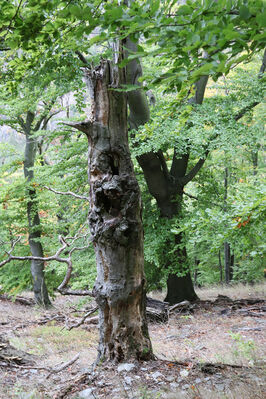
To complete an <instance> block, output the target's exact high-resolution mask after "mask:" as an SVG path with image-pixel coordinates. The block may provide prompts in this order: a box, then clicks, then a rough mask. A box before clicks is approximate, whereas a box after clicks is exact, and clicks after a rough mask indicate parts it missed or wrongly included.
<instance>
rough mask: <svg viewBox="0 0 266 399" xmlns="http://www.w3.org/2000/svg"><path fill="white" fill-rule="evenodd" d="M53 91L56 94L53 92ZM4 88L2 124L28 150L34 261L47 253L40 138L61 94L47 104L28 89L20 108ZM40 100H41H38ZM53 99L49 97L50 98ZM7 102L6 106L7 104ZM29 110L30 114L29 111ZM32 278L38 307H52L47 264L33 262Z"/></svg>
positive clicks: (26, 173)
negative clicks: (39, 189) (37, 177)
mask: <svg viewBox="0 0 266 399" xmlns="http://www.w3.org/2000/svg"><path fill="white" fill-rule="evenodd" d="M52 91H53V90H52ZM4 92H5V88H4V85H3V86H2V95H1V98H0V101H1V103H0V106H1V107H0V113H1V115H2V120H1V124H5V125H7V126H9V127H11V128H12V129H14V130H16V131H17V132H19V133H22V134H23V135H24V136H25V149H24V159H23V172H24V178H25V198H26V212H27V219H28V241H29V247H30V252H31V255H32V256H33V257H40V258H43V257H44V250H43V246H42V242H41V235H42V227H41V221H40V216H39V210H38V198H37V193H36V188H35V183H34V164H35V159H36V153H37V152H38V150H39V151H40V152H42V143H41V137H39V138H38V137H37V136H36V134H37V133H38V132H39V131H41V130H43V131H45V130H46V128H47V124H48V122H49V121H50V119H51V118H52V117H53V116H54V115H55V114H56V113H57V112H58V111H54V110H52V108H53V106H54V104H55V101H56V97H57V94H54V95H55V97H54V98H52V99H49V100H48V101H47V102H46V101H45V99H44V98H43V101H44V102H43V103H42V102H41V101H40V100H39V99H38V94H39V93H38V94H37V95H36V93H35V94H34V95H32V98H31V100H30V101H29V100H28V95H29V90H28V89H27V88H26V89H25V90H24V93H23V90H22V89H21V91H20V104H19V106H17V105H16V102H17V101H18V98H17V97H15V99H14V98H13V99H12V100H11V99H9V102H8V101H7V99H6V97H5V95H4V94H3V93H4ZM36 97H37V98H36ZM48 97H49V95H48ZM4 100H6V102H4ZM25 109H26V110H25ZM31 274H32V282H33V292H34V296H35V300H36V303H37V304H38V305H40V306H44V307H49V306H50V305H51V302H50V299H49V296H48V291H47V287H46V283H45V278H44V262H43V261H41V260H36V259H32V260H31Z"/></svg>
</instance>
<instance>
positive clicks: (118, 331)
mask: <svg viewBox="0 0 266 399" xmlns="http://www.w3.org/2000/svg"><path fill="white" fill-rule="evenodd" d="M86 77H87V81H88V86H89V89H90V92H91V97H92V116H91V120H90V121H87V122H82V123H78V124H75V127H76V128H77V129H79V130H81V131H83V132H84V133H86V135H87V137H88V141H89V170H88V174H89V183H90V214H89V225H90V230H91V235H92V239H93V244H94V248H95V253H96V261H97V280H96V283H95V287H94V293H95V296H96V300H97V303H98V305H99V328H100V343H99V359H102V360H116V361H122V360H126V359H130V358H134V359H150V358H152V356H153V355H152V348H151V342H150V339H149V334H148V328H147V322H146V314H145V277H144V266H143V265H144V260H143V228H142V220H141V198H140V190H139V186H138V183H137V181H136V178H135V175H134V170H133V165H132V162H131V159H130V153H129V147H128V131H127V101H126V93H124V92H118V91H116V90H115V89H118V88H119V87H120V84H121V83H123V82H125V78H124V71H123V70H121V69H118V68H117V67H116V66H114V65H113V64H112V63H110V62H109V61H102V62H101V65H100V66H98V67H97V68H94V69H93V70H88V71H87V73H86Z"/></svg>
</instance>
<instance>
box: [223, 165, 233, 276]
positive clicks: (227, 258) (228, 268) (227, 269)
mask: <svg viewBox="0 0 266 399" xmlns="http://www.w3.org/2000/svg"><path fill="white" fill-rule="evenodd" d="M228 179H229V170H228V168H227V167H226V168H225V176H224V211H225V212H226V210H227V192H228ZM232 275H233V273H232V265H231V247H230V244H229V243H228V242H227V241H226V242H224V276H225V283H226V284H229V283H230V281H231V279H232Z"/></svg>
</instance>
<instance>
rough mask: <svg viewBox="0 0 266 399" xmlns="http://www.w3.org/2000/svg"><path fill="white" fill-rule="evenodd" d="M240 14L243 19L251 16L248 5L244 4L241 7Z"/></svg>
mask: <svg viewBox="0 0 266 399" xmlns="http://www.w3.org/2000/svg"><path fill="white" fill-rule="evenodd" d="M239 15H240V18H241V19H244V20H247V19H248V18H249V17H250V12H249V9H248V7H247V6H245V5H243V6H241V7H240V9H239Z"/></svg>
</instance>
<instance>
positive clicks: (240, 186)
mask: <svg viewBox="0 0 266 399" xmlns="http://www.w3.org/2000/svg"><path fill="white" fill-rule="evenodd" d="M261 59H262V54H258V55H256V56H254V57H253V58H252V60H250V62H248V63H243V64H240V65H238V66H237V67H236V68H234V69H233V70H232V71H230V73H228V74H227V75H226V76H225V75H223V76H221V77H220V78H219V79H218V80H217V81H213V80H212V79H209V82H208V85H207V88H206V94H205V100H204V103H203V104H202V105H200V106H195V107H194V108H193V112H192V106H190V107H189V106H184V105H178V104H179V100H178V94H174V93H169V90H168V92H167V93H165V90H166V87H165V84H164V85H160V84H156V87H155V89H154V91H153V95H154V97H155V98H156V102H155V104H154V105H153V106H152V108H151V118H150V121H149V122H148V123H146V124H145V125H144V126H143V127H141V129H139V130H138V131H137V132H136V133H134V134H133V133H131V135H130V140H131V141H130V145H131V150H132V156H133V160H134V159H135V160H136V157H139V156H140V155H141V154H143V153H146V152H149V151H158V150H161V151H162V152H163V154H164V156H165V159H166V163H167V164H169V165H170V162H171V159H172V156H173V148H175V152H176V153H178V154H181V155H182V152H184V149H185V148H186V147H187V146H189V148H190V160H189V162H190V163H191V165H193V163H196V162H197V161H198V159H199V158H200V157H201V156H202V154H203V153H204V152H206V151H208V156H207V159H206V161H205V163H204V166H203V167H202V168H201V169H200V171H199V172H198V174H197V175H196V176H195V177H194V178H193V180H191V181H190V182H189V184H188V185H187V187H186V189H185V190H184V197H183V203H182V211H181V213H180V214H179V215H177V216H176V217H173V218H172V219H168V218H161V217H160V211H159V209H158V206H157V205H156V201H155V199H154V198H153V197H152V195H151V194H150V193H149V191H148V189H147V185H146V183H145V180H144V176H143V172H142V170H141V168H140V167H139V165H138V164H137V162H136V161H135V170H136V174H137V177H138V180H139V184H140V187H141V191H142V200H143V222H144V232H145V272H146V276H147V283H148V290H153V289H157V288H164V287H165V284H166V279H167V275H168V273H169V270H168V269H167V268H164V267H163V266H164V264H165V256H166V257H169V258H171V257H175V245H173V246H172V248H171V251H169V252H168V253H167V254H165V250H164V248H165V245H167V243H169V242H171V241H173V239H174V236H175V234H179V233H182V242H181V243H179V244H176V245H179V246H184V247H185V248H186V250H187V267H188V268H189V269H190V272H191V274H192V276H193V280H194V284H197V285H200V286H202V285H206V284H213V283H218V282H225V281H226V282H229V281H232V282H237V281H241V282H248V283H252V282H255V281H259V280H262V279H263V276H264V275H263V272H264V266H263V251H264V240H263V235H264V231H263V224H264V223H263V220H264V217H263V216H264V212H265V202H264V195H265V194H264V184H263V177H264V175H263V145H264V144H263V136H264V122H265V121H264V115H265V107H264V105H263V104H258V105H257V106H256V107H254V108H253V109H251V110H248V112H246V113H245V115H243V117H242V118H241V120H239V121H237V122H236V121H235V120H234V119H233V112H234V113H235V114H237V112H238V111H239V110H241V109H242V108H243V107H244V106H245V105H246V103H247V101H248V103H253V102H255V101H256V102H259V101H260V98H261V95H262V93H263V88H262V85H261V82H260V81H257V80H256V79H254V76H256V74H257V72H258V70H259V68H260V65H261ZM143 69H144V72H145V69H147V70H149V74H150V75H151V76H154V75H156V73H157V72H158V66H157V65H155V63H154V60H153V59H149V58H146V59H145V62H144V65H143ZM3 93H5V91H4V90H2V95H1V104H0V106H1V108H0V109H1V115H2V117H1V159H0V162H1V184H0V192H1V209H0V212H1V228H0V235H1V256H2V260H4V259H5V251H8V250H9V249H10V246H11V245H12V244H11V243H14V241H15V240H17V239H18V238H19V237H21V239H20V241H19V242H18V243H17V244H16V247H15V254H16V256H22V257H23V256H29V255H30V248H29V242H28V221H27V196H26V195H25V192H26V191H25V190H26V188H27V185H29V184H30V185H31V186H32V187H34V191H35V194H36V199H35V206H36V207H38V213H39V217H40V225H41V237H40V238H39V239H40V240H41V243H42V247H43V252H44V256H46V257H47V256H51V255H53V254H55V253H56V252H57V250H58V248H59V247H60V243H59V242H58V236H59V235H63V236H69V237H74V236H75V235H77V237H78V239H77V242H75V246H87V248H85V249H83V250H82V252H80V251H78V252H74V253H73V255H72V262H73V274H72V279H71V287H72V289H92V287H93V284H94V281H95V276H96V266H95V259H94V252H93V248H92V246H90V245H89V244H88V237H89V233H88V227H87V215H88V210H89V203H88V200H86V198H82V197H86V196H87V195H88V191H89V186H88V181H87V172H86V163H87V139H86V137H85V136H83V135H81V134H79V133H75V132H73V131H72V130H71V129H70V128H69V127H68V126H66V123H68V121H69V122H70V121H75V120H81V119H82V118H84V112H86V111H87V110H88V109H89V107H90V105H89V102H88V98H89V96H88V95H86V87H85V84H84V82H83V81H82V75H80V76H79V79H78V80H77V82H74V83H73V88H71V91H69V85H67V86H66V87H64V86H63V87H62V85H61V84H60V85H56V83H55V82H52V83H51V84H50V85H49V87H47V88H46V90H45V91H43V89H41V88H40V89H39V88H38V87H37V88H36V86H34V87H33V86H32V82H31V80H29V81H23V84H22V85H21V86H20V87H19V90H18V92H17V93H18V94H17V95H12V96H11V95H10V93H8V96H4V95H3ZM29 112H32V115H33V126H34V127H33V133H32V140H34V146H35V149H34V151H35V153H36V154H35V160H34V163H33V164H32V165H31V166H30V170H31V172H32V175H33V177H32V180H31V181H30V183H29V182H27V178H25V177H24V175H23V163H24V160H25V132H24V122H23V121H26V119H27V116H28V114H29ZM188 121H189V122H188ZM133 132H134V131H133ZM71 193H74V194H77V195H76V197H75V195H74V194H72V195H71ZM68 194H69V195H68ZM79 196H80V197H79ZM79 236H80V237H79ZM227 248H229V252H230V260H229V263H230V266H229V267H230V273H229V276H227V280H226V274H225V265H226V262H228V259H227V258H226V249H227ZM227 250H228V249H227ZM173 264H174V267H175V270H174V272H177V273H181V274H182V268H181V267H180V265H179V264H178V262H175V261H173ZM66 266H67V265H66V264H64V263H58V262H57V261H51V262H49V263H48V262H47V263H46V265H45V278H46V281H47V286H48V290H49V292H50V294H51V295H52V294H53V292H54V290H55V289H56V288H57V287H58V285H59V284H60V283H61V282H62V280H63V278H64V275H65V272H66ZM0 285H1V289H2V291H3V292H9V293H12V294H17V293H18V292H20V291H22V290H25V289H30V288H31V285H32V282H31V274H30V267H29V260H27V259H26V260H24V261H20V262H19V261H16V260H14V261H12V262H10V263H8V264H6V265H5V266H4V267H3V268H2V269H1V275H0Z"/></svg>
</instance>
